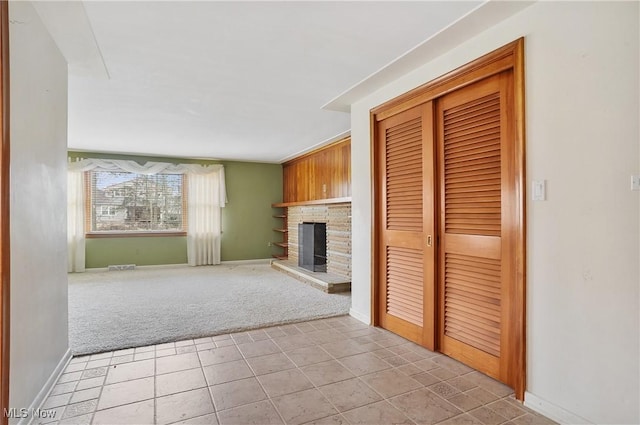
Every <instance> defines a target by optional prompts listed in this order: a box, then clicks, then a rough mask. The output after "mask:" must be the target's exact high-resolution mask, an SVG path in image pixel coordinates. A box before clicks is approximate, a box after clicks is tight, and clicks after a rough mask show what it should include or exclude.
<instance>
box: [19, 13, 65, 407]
mask: <svg viewBox="0 0 640 425" xmlns="http://www.w3.org/2000/svg"><path fill="white" fill-rule="evenodd" d="M9 17H10V19H11V22H12V23H11V25H10V27H9V31H10V33H9V38H10V76H11V86H10V90H11V94H10V96H11V106H10V114H11V123H10V124H11V217H10V219H11V366H10V371H11V372H10V380H11V381H10V405H11V407H16V408H29V407H31V406H32V403H33V402H34V400H35V399H36V398H37V396H38V393H39V392H40V391H41V390H42V389H43V387H44V386H45V384H46V383H47V380H48V379H49V378H50V377H51V375H52V373H53V372H54V370H55V369H56V366H57V365H58V363H59V362H60V361H61V359H62V358H63V357H64V356H65V353H66V352H67V349H68V338H67V273H66V264H67V261H66V255H67V246H66V228H67V222H66V214H67V212H66V193H67V180H66V149H67V65H66V62H65V60H64V58H63V57H62V55H61V54H60V52H59V51H58V49H57V47H56V45H55V44H54V42H53V40H52V39H51V37H50V36H49V34H48V32H47V31H46V30H45V28H44V26H43V24H42V22H41V21H40V18H39V17H38V15H37V14H36V12H35V10H34V9H33V6H32V5H31V3H29V2H11V3H10V4H9Z"/></svg>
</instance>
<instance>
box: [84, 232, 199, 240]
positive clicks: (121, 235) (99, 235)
mask: <svg viewBox="0 0 640 425" xmlns="http://www.w3.org/2000/svg"><path fill="white" fill-rule="evenodd" d="M171 236H187V232H94V233H86V234H85V237H86V238H87V239H103V238H137V237H145V238H148V237H171Z"/></svg>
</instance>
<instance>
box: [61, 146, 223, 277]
mask: <svg viewBox="0 0 640 425" xmlns="http://www.w3.org/2000/svg"><path fill="white" fill-rule="evenodd" d="M68 165H69V168H68V173H69V174H68V185H69V188H68V191H69V192H68V193H69V202H68V219H67V226H68V229H67V242H68V249H69V254H68V256H69V262H68V270H69V271H75V272H79V271H84V268H85V265H84V263H85V261H84V260H85V258H84V256H85V250H84V242H85V241H84V240H85V235H84V220H85V217H84V212H85V208H84V205H85V200H84V193H85V192H84V176H83V173H84V172H85V171H92V170H96V171H126V172H129V173H137V174H146V175H151V174H161V173H164V174H185V175H186V176H187V214H188V218H187V259H188V262H189V265H191V266H200V265H208V264H220V236H221V232H222V229H221V222H220V219H221V215H222V214H221V210H220V208H223V207H224V206H225V204H226V202H227V192H226V189H225V179H224V166H222V165H221V164H212V165H198V164H171V163H165V162H147V163H145V164H138V163H137V162H135V161H125V160H110V159H95V158H88V159H82V160H80V161H76V162H70V163H69V164H68Z"/></svg>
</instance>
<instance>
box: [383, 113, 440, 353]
mask: <svg viewBox="0 0 640 425" xmlns="http://www.w3.org/2000/svg"><path fill="white" fill-rule="evenodd" d="M377 126H378V127H377V133H376V134H377V149H376V152H377V156H378V157H377V166H378V167H379V172H378V173H377V176H378V179H379V181H378V182H377V184H378V187H379V188H380V189H381V190H380V191H379V192H378V193H380V194H381V196H380V199H379V204H378V210H377V211H378V214H379V215H380V217H379V220H378V223H379V226H380V229H379V230H380V232H379V233H378V234H379V235H380V241H379V244H378V255H377V258H378V266H379V267H380V269H379V273H378V276H379V282H378V284H379V288H378V291H377V293H378V302H379V305H378V307H379V308H378V311H379V324H380V325H381V326H382V327H384V328H386V329H389V330H391V331H392V332H395V333H397V334H399V335H402V336H404V337H405V338H408V339H410V340H412V341H415V342H417V343H419V344H426V345H428V346H429V345H431V344H429V343H427V341H425V332H426V331H425V326H424V325H425V313H428V314H429V315H431V316H433V305H434V299H433V293H434V281H433V264H434V262H435V258H434V256H433V249H432V248H430V247H428V246H427V245H426V241H427V236H428V235H429V234H432V233H433V216H434V210H433V166H432V164H433V105H432V103H431V102H429V103H428V104H427V105H421V106H419V107H416V108H413V109H410V110H407V111H405V112H402V113H400V114H397V115H394V116H392V117H390V118H387V119H385V120H383V121H380V122H378V123H377ZM425 287H426V288H427V289H426V291H425ZM427 294H431V296H426V295H427ZM425 300H426V301H425ZM427 322H428V324H432V323H433V319H432V318H431V319H428V320H427ZM428 331H429V332H431V333H433V329H432V327H431V328H430V329H428ZM431 339H433V338H431Z"/></svg>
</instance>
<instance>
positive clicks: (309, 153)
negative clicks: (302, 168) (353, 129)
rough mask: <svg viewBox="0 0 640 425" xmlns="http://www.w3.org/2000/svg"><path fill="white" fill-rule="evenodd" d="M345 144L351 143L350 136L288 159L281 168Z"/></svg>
mask: <svg viewBox="0 0 640 425" xmlns="http://www.w3.org/2000/svg"><path fill="white" fill-rule="evenodd" d="M346 142H351V136H350V135H349V136H346V137H344V138H342V139H340V140H336V141H335V142H331V143H329V144H326V145H324V146H320V147H319V148H316V149H313V150H311V151H309V152H305V153H303V154H302V155H300V156H296V157H295V158H292V159H289V160H287V161H285V162H283V163H282V166H285V165H290V164H293V163H295V162H298V161H300V160H301V159H304V158H308V157H310V156H313V155H315V154H317V153H318V152H322V151H323V150H326V149H330V148H332V147H334V146H336V145H339V144H341V143H346Z"/></svg>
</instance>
